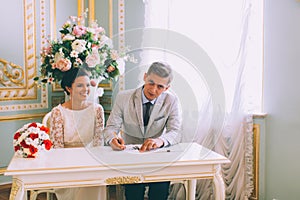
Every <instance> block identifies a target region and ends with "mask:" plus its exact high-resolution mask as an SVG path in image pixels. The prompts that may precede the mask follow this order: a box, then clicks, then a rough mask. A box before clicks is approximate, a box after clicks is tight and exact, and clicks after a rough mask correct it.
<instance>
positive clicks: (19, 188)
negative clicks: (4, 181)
mask: <svg viewBox="0 0 300 200" xmlns="http://www.w3.org/2000/svg"><path fill="white" fill-rule="evenodd" d="M9 200H27V192H26V190H25V189H24V185H23V183H22V182H21V181H20V180H18V179H16V178H13V182H12V187H11V192H10V196H9Z"/></svg>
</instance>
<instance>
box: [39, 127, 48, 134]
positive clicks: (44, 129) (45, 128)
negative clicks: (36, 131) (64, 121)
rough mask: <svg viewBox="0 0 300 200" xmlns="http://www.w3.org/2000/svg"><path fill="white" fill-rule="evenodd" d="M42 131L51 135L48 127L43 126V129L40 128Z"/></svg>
mask: <svg viewBox="0 0 300 200" xmlns="http://www.w3.org/2000/svg"><path fill="white" fill-rule="evenodd" d="M40 130H41V131H45V132H46V133H47V134H49V128H48V127H46V126H42V127H41V128H40Z"/></svg>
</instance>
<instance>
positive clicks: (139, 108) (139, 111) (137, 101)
mask: <svg viewBox="0 0 300 200" xmlns="http://www.w3.org/2000/svg"><path fill="white" fill-rule="evenodd" d="M141 99H142V87H141V88H138V89H137V90H136V92H135V95H134V105H135V111H134V112H136V116H137V119H138V123H139V126H140V129H141V131H142V133H143V134H144V124H143V105H142V100H141Z"/></svg>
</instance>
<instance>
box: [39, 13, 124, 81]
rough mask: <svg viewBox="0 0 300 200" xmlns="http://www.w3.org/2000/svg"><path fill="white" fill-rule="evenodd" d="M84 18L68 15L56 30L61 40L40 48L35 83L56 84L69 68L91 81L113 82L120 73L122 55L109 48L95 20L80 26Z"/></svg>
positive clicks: (122, 53)
mask: <svg viewBox="0 0 300 200" xmlns="http://www.w3.org/2000/svg"><path fill="white" fill-rule="evenodd" d="M85 17H86V13H85ZM85 17H82V16H80V17H75V16H71V17H70V19H69V20H68V21H67V22H66V23H65V24H64V25H63V26H62V29H61V30H60V33H61V39H60V40H58V41H49V42H48V43H49V45H48V46H47V47H44V48H43V49H42V51H41V70H40V72H41V77H35V78H34V80H35V81H39V80H40V81H41V82H42V83H47V82H48V83H52V82H54V81H55V82H59V81H61V79H62V77H63V74H64V72H66V71H68V70H70V69H71V68H73V67H84V68H86V70H88V71H89V72H90V73H91V78H93V79H96V78H101V79H102V80H103V79H113V78H116V77H117V76H118V75H119V74H120V73H123V71H124V65H125V62H124V60H125V59H126V56H125V52H118V51H117V50H114V49H113V45H112V40H111V39H110V38H109V37H107V36H106V35H105V30H104V28H102V27H100V26H98V24H97V22H96V21H95V22H92V23H91V25H90V26H89V27H87V26H84V24H85Z"/></svg>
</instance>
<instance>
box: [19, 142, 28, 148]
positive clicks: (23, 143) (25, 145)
mask: <svg viewBox="0 0 300 200" xmlns="http://www.w3.org/2000/svg"><path fill="white" fill-rule="evenodd" d="M20 144H21V146H22V147H24V148H28V147H29V145H28V144H26V142H25V141H24V140H22V142H21V143H20Z"/></svg>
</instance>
